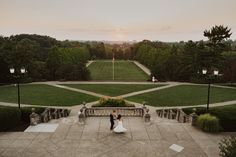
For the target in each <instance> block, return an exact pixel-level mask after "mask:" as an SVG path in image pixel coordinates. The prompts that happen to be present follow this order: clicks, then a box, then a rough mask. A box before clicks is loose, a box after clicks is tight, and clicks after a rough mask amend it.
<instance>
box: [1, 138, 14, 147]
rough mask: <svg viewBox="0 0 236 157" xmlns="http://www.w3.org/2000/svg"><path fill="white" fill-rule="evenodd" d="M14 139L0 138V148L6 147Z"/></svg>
mask: <svg viewBox="0 0 236 157" xmlns="http://www.w3.org/2000/svg"><path fill="white" fill-rule="evenodd" d="M14 141H15V140H14V139H11V140H10V139H8V140H7V139H6V140H2V139H0V148H8V147H9V146H10V145H11V144H12V143H13V142H14Z"/></svg>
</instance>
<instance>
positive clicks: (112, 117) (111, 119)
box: [110, 110, 116, 130]
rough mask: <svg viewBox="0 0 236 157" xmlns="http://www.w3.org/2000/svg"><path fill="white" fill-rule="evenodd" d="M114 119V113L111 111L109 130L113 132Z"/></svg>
mask: <svg viewBox="0 0 236 157" xmlns="http://www.w3.org/2000/svg"><path fill="white" fill-rule="evenodd" d="M115 119H116V111H115V110H113V112H112V113H111V114H110V122H111V127H110V130H113V127H114V124H115V123H114V120H115Z"/></svg>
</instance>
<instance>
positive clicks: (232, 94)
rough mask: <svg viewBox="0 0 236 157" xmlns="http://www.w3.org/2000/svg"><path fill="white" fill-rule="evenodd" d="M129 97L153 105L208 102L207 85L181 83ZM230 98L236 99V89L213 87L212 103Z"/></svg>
mask: <svg viewBox="0 0 236 157" xmlns="http://www.w3.org/2000/svg"><path fill="white" fill-rule="evenodd" d="M127 99H128V100H130V101H134V102H139V103H142V102H143V101H146V102H148V103H150V105H152V106H188V105H200V104H206V102H207V86H197V85H180V86H176V87H172V88H167V89H163V90H160V91H155V92H150V93H146V94H141V95H136V96H133V97H129V98H127ZM230 100H236V89H226V88H219V87H212V88H211V95H210V103H215V102H224V101H230Z"/></svg>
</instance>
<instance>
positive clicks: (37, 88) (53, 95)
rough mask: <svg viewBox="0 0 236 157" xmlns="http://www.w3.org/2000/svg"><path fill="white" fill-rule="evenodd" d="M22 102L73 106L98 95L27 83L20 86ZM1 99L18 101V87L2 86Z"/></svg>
mask: <svg viewBox="0 0 236 157" xmlns="http://www.w3.org/2000/svg"><path fill="white" fill-rule="evenodd" d="M20 90H21V91H20V94H21V103H23V104H31V105H47V106H73V105H79V104H81V103H82V102H84V101H86V102H91V101H96V100H98V98H97V97H94V96H90V95H86V94H83V93H78V92H73V91H69V90H66V89H61V88H56V87H52V86H49V85H43V84H37V85H36V84H34V85H33V84H27V85H21V87H20ZM0 101H2V102H10V103H17V87H16V86H13V85H11V86H1V87H0Z"/></svg>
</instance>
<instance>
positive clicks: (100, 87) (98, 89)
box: [64, 84, 164, 96]
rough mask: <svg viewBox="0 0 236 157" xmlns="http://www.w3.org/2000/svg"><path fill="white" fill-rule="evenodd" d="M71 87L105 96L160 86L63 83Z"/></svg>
mask: <svg viewBox="0 0 236 157" xmlns="http://www.w3.org/2000/svg"><path fill="white" fill-rule="evenodd" d="M64 86H69V87H72V88H78V89H83V90H87V91H92V92H95V93H100V94H103V95H107V96H119V95H123V94H127V93H131V92H136V91H140V90H145V89H150V88H155V87H160V86H164V85H157V84H69V85H68V84H64Z"/></svg>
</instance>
